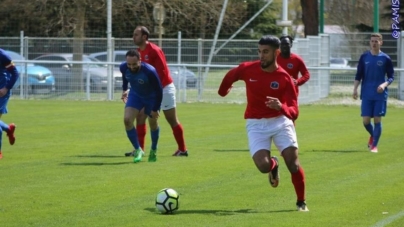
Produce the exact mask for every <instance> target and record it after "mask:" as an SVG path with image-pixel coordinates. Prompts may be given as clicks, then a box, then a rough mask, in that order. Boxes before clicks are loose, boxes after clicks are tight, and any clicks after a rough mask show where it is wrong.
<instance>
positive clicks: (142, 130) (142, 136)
mask: <svg viewBox="0 0 404 227" xmlns="http://www.w3.org/2000/svg"><path fill="white" fill-rule="evenodd" d="M146 119H147V115H146V114H145V113H144V109H142V110H141V111H140V112H139V115H138V116H137V117H136V132H137V138H138V140H139V144H140V147H141V148H142V149H143V150H144V145H145V140H146V131H147V127H146Z"/></svg>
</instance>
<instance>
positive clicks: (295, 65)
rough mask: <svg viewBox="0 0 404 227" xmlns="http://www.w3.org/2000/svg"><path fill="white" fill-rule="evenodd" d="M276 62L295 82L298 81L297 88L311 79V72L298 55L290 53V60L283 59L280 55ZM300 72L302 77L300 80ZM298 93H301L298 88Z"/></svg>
mask: <svg viewBox="0 0 404 227" xmlns="http://www.w3.org/2000/svg"><path fill="white" fill-rule="evenodd" d="M276 62H277V63H278V65H279V66H280V67H282V68H283V69H284V70H285V71H286V72H287V73H289V75H291V76H292V77H293V78H294V79H295V80H297V84H296V85H297V86H301V85H303V84H304V83H306V82H307V81H308V80H309V79H310V73H309V70H307V67H306V65H305V64H304V61H303V59H302V58H301V57H300V56H299V55H297V54H293V53H290V58H283V57H282V56H281V55H278V57H277V59H276ZM299 72H300V74H301V75H302V76H301V77H300V78H299ZM296 89H297V92H299V88H296Z"/></svg>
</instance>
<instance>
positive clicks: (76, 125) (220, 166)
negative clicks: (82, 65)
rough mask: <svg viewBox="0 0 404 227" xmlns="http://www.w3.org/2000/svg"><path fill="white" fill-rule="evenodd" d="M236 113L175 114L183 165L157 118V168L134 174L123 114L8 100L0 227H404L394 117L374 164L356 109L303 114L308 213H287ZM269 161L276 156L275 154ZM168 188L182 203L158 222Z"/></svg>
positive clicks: (284, 181) (191, 107)
mask: <svg viewBox="0 0 404 227" xmlns="http://www.w3.org/2000/svg"><path fill="white" fill-rule="evenodd" d="M243 111H244V105H231V104H204V103H194V104H179V105H178V114H179V118H180V120H181V122H182V124H183V126H184V130H185V137H186V141H187V145H188V149H189V152H190V156H189V157H188V158H178V157H172V156H171V154H172V153H173V152H174V150H175V149H176V145H175V141H174V139H173V136H172V131H171V129H170V127H169V126H168V124H167V122H166V121H165V119H164V118H163V117H162V118H161V119H160V124H161V135H160V143H159V150H158V161H157V162H156V163H148V162H147V161H143V162H141V163H137V164H134V163H132V159H131V158H127V157H123V153H124V152H127V151H128V150H129V149H130V145H129V141H128V139H127V137H126V134H125V131H124V127H123V120H122V115H123V105H122V103H121V102H85V101H83V102H81V101H76V102H75V101H50V100H47V101H40V100H29V101H28V100H14V99H12V100H11V101H10V103H9V114H7V115H4V116H3V117H2V119H3V121H5V122H11V121H13V122H15V123H16V124H17V130H16V135H17V142H16V144H15V145H14V146H10V145H8V144H6V141H7V138H6V137H5V135H3V154H4V158H3V159H2V160H0V172H1V175H0V185H1V200H0V220H1V225H2V226H7V227H13V226H18V227H19V226H58V227H63V226H147V227H153V226H196V227H197V226H221V227H223V226H229V227H230V226H265V225H268V223H270V225H271V226H281V227H282V226H297V225H298V226H302V227H311V226H332V227H333V226H348V227H350V226H352V227H353V226H355V227H369V226H376V225H375V224H376V223H378V222H381V221H383V222H382V223H384V224H385V225H387V224H389V223H390V222H391V223H390V225H389V226H397V227H398V226H400V224H401V223H403V222H404V217H403V215H402V213H403V207H402V204H403V203H404V199H403V196H402V188H403V187H404V175H403V174H402V173H403V171H404V166H403V162H404V157H403V155H402V143H400V141H401V140H402V129H403V127H404V123H403V121H400V120H399V119H400V118H401V115H402V109H396V108H392V107H389V109H388V114H387V116H386V118H384V119H383V134H382V138H381V140H380V145H379V153H378V154H372V153H370V152H369V151H367V148H366V143H367V138H368V136H367V133H366V131H365V129H364V128H363V126H362V120H361V118H360V116H359V107H345V106H319V105H305V106H300V112H301V114H300V117H299V119H298V120H297V122H296V125H297V133H298V141H299V147H300V154H299V156H300V161H301V163H302V166H303V167H304V169H305V173H306V182H307V187H306V189H307V202H308V206H309V208H310V212H308V213H297V212H296V211H295V192H294V189H293V186H292V184H291V182H290V181H291V180H290V174H289V173H288V171H287V169H286V167H285V164H284V163H283V162H282V161H281V165H280V171H281V172H280V173H281V182H280V185H279V187H278V188H276V189H273V188H271V187H270V186H269V183H268V179H267V176H266V175H264V174H261V173H260V172H259V171H258V170H257V169H256V167H255V166H254V164H253V162H252V160H251V157H250V154H249V152H248V145H247V144H248V143H247V139H246V132H245V121H244V120H243ZM149 136H150V135H149V133H148V136H147V140H146V144H147V147H149V144H150V139H149V138H150V137H149ZM147 151H148V150H146V153H148V152H147ZM273 154H275V155H279V153H278V151H277V150H276V149H274V150H273ZM145 160H147V157H146V158H145ZM165 187H171V188H174V189H175V190H177V191H178V192H179V193H180V209H179V211H178V213H177V214H175V215H168V216H167V215H161V214H159V213H157V212H156V210H155V207H154V199H155V196H156V194H157V192H158V191H159V190H160V189H162V188H165ZM400 214H401V215H400ZM389 218H390V219H391V221H390V222H389ZM378 226H381V225H378Z"/></svg>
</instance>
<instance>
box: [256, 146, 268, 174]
mask: <svg viewBox="0 0 404 227" xmlns="http://www.w3.org/2000/svg"><path fill="white" fill-rule="evenodd" d="M253 160H254V163H255V166H256V167H257V169H258V170H259V171H260V172H261V173H268V172H269V170H270V168H271V167H270V162H269V160H270V155H269V152H268V151H267V150H259V151H257V152H256V153H255V154H254V155H253Z"/></svg>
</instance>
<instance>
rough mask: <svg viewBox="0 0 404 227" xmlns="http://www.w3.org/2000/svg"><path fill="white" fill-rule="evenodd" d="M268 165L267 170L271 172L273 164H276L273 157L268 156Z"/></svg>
mask: <svg viewBox="0 0 404 227" xmlns="http://www.w3.org/2000/svg"><path fill="white" fill-rule="evenodd" d="M269 166H270V168H269V172H271V171H272V170H273V169H274V168H275V166H276V162H275V161H274V159H273V158H270V159H269Z"/></svg>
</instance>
